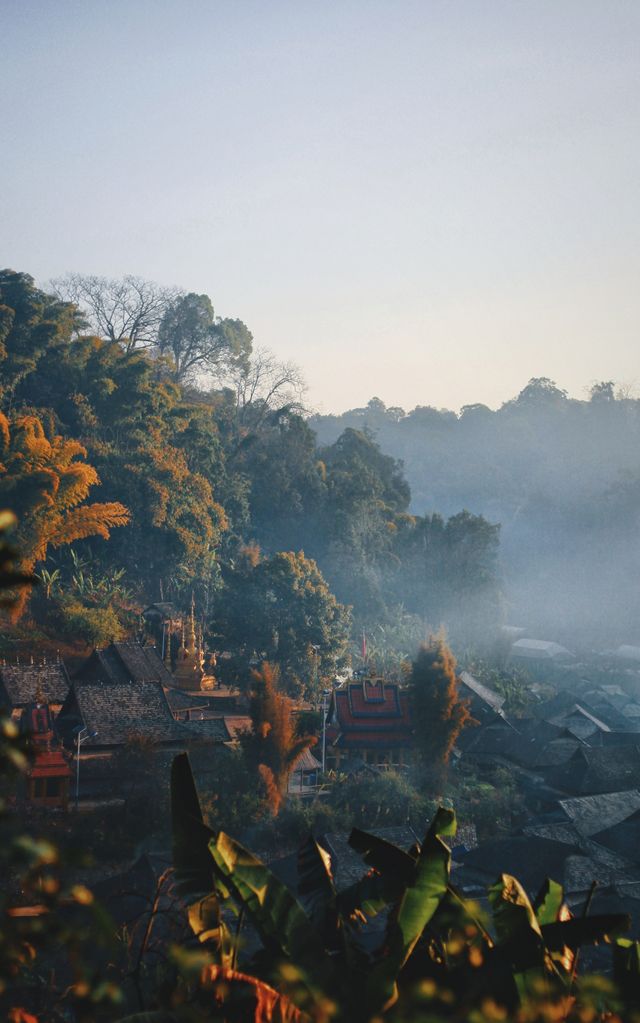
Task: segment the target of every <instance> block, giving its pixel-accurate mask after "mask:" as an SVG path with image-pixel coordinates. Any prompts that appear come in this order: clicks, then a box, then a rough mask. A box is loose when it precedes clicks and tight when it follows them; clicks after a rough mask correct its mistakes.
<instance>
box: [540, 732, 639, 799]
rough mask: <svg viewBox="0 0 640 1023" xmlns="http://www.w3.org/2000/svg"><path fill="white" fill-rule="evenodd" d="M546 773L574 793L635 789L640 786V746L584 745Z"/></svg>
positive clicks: (562, 787) (558, 785)
mask: <svg viewBox="0 0 640 1023" xmlns="http://www.w3.org/2000/svg"><path fill="white" fill-rule="evenodd" d="M639 739H640V736H639ZM546 776H547V779H548V781H549V782H550V783H551V784H553V785H555V786H557V787H558V788H560V789H564V791H565V792H575V793H576V795H585V796H586V795H590V794H597V793H603V792H620V791H622V790H623V789H630V788H636V787H639V786H640V747H638V746H629V745H625V746H618V747H615V746H597V747H584V746H583V747H582V748H581V749H579V750H577V751H576V753H574V755H573V756H572V757H571V759H570V760H567V761H566V763H564V764H560V765H559V766H556V767H553V768H551V769H550V770H549V771H548V773H547V775H546Z"/></svg>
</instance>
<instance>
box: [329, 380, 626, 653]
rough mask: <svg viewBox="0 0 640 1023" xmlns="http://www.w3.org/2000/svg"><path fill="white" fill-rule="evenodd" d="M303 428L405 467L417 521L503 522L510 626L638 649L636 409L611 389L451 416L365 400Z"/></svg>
mask: <svg viewBox="0 0 640 1023" xmlns="http://www.w3.org/2000/svg"><path fill="white" fill-rule="evenodd" d="M311 425H312V426H313V428H314V429H315V430H316V432H317V435H318V438H319V441H320V442H321V443H323V444H331V443H334V442H335V440H336V438H337V437H338V436H339V435H340V434H341V433H342V432H343V431H344V430H345V429H355V430H360V431H363V432H364V433H365V434H366V435H367V436H369V437H371V438H372V440H374V441H375V442H376V443H377V444H379V445H380V448H381V450H382V451H384V452H385V453H386V454H387V455H389V456H391V457H393V458H396V459H401V460H402V463H403V466H404V471H405V473H406V478H407V480H408V482H409V484H410V486H411V492H412V500H411V505H410V508H411V511H413V512H414V513H416V514H425V513H426V514H427V515H428V514H429V513H430V512H432V511H434V510H437V511H438V512H440V513H441V514H443V515H451V514H454V513H456V512H458V511H459V510H460V509H461V508H467V509H469V510H470V511H471V512H473V513H474V514H476V515H481V516H486V518H487V519H488V520H490V521H491V522H499V523H500V524H501V533H500V536H501V552H502V563H503V567H504V574H505V584H506V585H505V589H506V608H507V615H508V618H509V620H510V621H511V622H512V623H513V624H517V625H523V626H524V627H526V628H527V629H528V631H530V632H535V631H538V632H540V633H542V634H545V635H547V634H548V635H549V636H550V637H554V638H555V637H558V638H560V639H562V640H564V641H565V642H567V643H569V644H571V643H579V644H584V645H585V646H590V645H593V646H596V645H597V644H598V643H600V644H603V645H606V644H607V643H611V644H613V643H614V642H616V641H617V642H624V641H625V640H627V641H631V639H630V637H635V638H639V633H638V626H637V621H638V614H639V612H640V600H639V597H638V590H637V584H636V581H637V578H638V570H639V569H640V528H639V527H640V400H638V399H633V398H630V397H628V396H627V395H626V393H625V392H624V390H621V389H616V387H615V386H614V384H613V383H612V382H611V381H603V382H599V383H596V384H593V385H592V387H591V389H590V393H589V394H588V397H587V398H585V399H584V400H577V399H574V398H570V397H568V396H567V394H566V392H565V391H563V390H561V389H560V388H559V387H558V386H556V384H555V383H554V382H553V381H552V380H548V379H546V378H537V379H533V380H531V381H529V383H528V384H527V386H526V387H524V388H523V390H522V391H521V392H520V393H519V394H518V395H517V397H515V398H513V399H512V400H511V401H508V402H506V403H505V404H504V405H502V407H501V408H499V409H497V410H496V411H492V410H491V409H489V408H487V407H486V406H485V405H467V406H465V407H464V408H463V409H462V410H461V412H460V414H459V415H457V414H456V413H454V412H451V411H448V410H446V409H436V408H430V407H420V406H419V407H417V408H414V409H413V410H412V411H410V412H405V411H404V409H401V408H387V407H385V405H384V403H383V402H381V401H380V400H379V399H378V398H373V399H372V400H371V401H370V402H369V404H368V405H367V406H366V407H365V408H360V409H352V410H351V411H349V412H345V413H344V414H343V415H341V416H315V417H313V418H312V419H311Z"/></svg>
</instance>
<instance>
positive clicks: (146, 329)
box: [51, 273, 180, 352]
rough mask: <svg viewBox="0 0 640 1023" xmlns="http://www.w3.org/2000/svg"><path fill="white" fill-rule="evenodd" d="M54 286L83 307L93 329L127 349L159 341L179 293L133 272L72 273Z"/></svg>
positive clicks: (60, 295)
mask: <svg viewBox="0 0 640 1023" xmlns="http://www.w3.org/2000/svg"><path fill="white" fill-rule="evenodd" d="M51 286H52V288H53V290H54V292H55V294H56V295H57V296H58V297H59V298H61V299H63V300H64V301H66V302H74V303H75V304H76V305H77V306H78V307H79V308H80V310H81V311H82V313H83V314H84V316H85V318H86V320H87V323H88V325H89V329H90V330H92V331H93V332H94V333H95V334H97V335H98V336H100V337H105V338H108V339H109V340H110V341H115V342H117V343H118V344H121V345H122V346H123V347H124V349H125V351H128V352H129V351H133V350H134V349H136V348H149V347H152V346H153V345H155V344H156V342H157V338H158V330H159V327H160V323H161V321H162V318H163V316H164V314H165V312H166V310H167V307H168V306H169V304H170V303H171V302H172V301H174V300H175V299H176V298H177V297H178V295H179V294H180V292H179V291H178V290H177V289H176V288H165V287H162V286H161V285H159V284H154V283H153V282H152V281H145V280H144V279H143V278H141V277H133V276H131V275H127V276H125V277H122V278H120V279H113V278H108V277H97V276H93V275H90V274H78V273H70V274H67V275H66V277H59V278H56V279H55V280H53V281H51Z"/></svg>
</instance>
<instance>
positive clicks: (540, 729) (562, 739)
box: [458, 718, 581, 768]
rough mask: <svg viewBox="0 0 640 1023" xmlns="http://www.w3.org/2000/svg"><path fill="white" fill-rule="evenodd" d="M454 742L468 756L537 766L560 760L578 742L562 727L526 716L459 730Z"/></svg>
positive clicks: (578, 742) (575, 748)
mask: <svg viewBox="0 0 640 1023" xmlns="http://www.w3.org/2000/svg"><path fill="white" fill-rule="evenodd" d="M458 745H459V746H460V748H461V749H462V751H463V752H464V754H465V755H466V756H469V757H471V758H479V759H484V760H490V759H497V760H500V761H509V762H511V763H514V764H518V765H519V766H521V767H529V768H538V767H544V766H548V765H553V764H562V763H564V762H565V761H566V760H569V758H570V757H572V756H573V754H574V753H575V751H576V750H577V749H579V748H580V746H581V743H580V740H579V739H577V738H576V737H575V736H572V735H568V734H567V732H566V731H565V730H564V729H562V728H559V727H557V726H556V725H551V724H547V722H544V721H537V720H536V719H527V720H516V721H514V722H513V724H508V723H507V722H506V721H504V720H501V719H499V718H496V719H495V720H494V722H493V723H492V724H489V725H487V726H486V727H484V728H479V729H470V730H469V731H468V732H466V731H465V732H463V738H462V742H460V743H458Z"/></svg>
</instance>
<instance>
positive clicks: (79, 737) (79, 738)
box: [76, 726, 98, 813]
mask: <svg viewBox="0 0 640 1023" xmlns="http://www.w3.org/2000/svg"><path fill="white" fill-rule="evenodd" d="M83 733H84V734H83ZM97 734H98V733H97V732H88V731H87V728H86V727H84V726H79V727H78V728H77V729H76V813H77V812H78V804H79V802H80V747H81V746H82V743H83V742H86V741H87V739H94V738H95V737H96V735H97Z"/></svg>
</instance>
